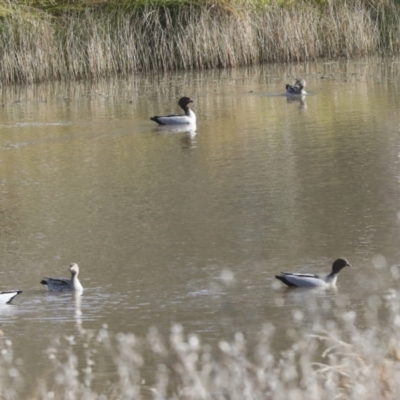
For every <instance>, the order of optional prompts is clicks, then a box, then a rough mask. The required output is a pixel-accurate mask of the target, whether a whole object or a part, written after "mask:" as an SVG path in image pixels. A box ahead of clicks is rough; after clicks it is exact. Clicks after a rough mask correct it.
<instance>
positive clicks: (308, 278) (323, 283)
mask: <svg viewBox="0 0 400 400" xmlns="http://www.w3.org/2000/svg"><path fill="white" fill-rule="evenodd" d="M350 266H351V265H350V263H349V262H348V261H347V260H346V259H344V258H338V259H337V260H336V261H335V262H334V263H333V265H332V272H331V273H330V274H328V275H326V276H320V275H314V274H302V273H296V272H281V274H280V275H276V276H275V278H276V279H279V280H280V281H281V282H283V283H284V284H285V285H287V286H289V287H328V286H334V285H336V281H337V277H338V274H339V272H340V271H341V270H342V268H344V267H350Z"/></svg>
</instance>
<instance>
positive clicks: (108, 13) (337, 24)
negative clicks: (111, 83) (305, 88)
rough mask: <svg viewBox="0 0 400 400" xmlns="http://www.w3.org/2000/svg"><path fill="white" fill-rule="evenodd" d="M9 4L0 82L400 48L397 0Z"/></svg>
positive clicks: (0, 28)
mask: <svg viewBox="0 0 400 400" xmlns="http://www.w3.org/2000/svg"><path fill="white" fill-rule="evenodd" d="M2 3H3V8H2V10H3V12H2V13H1V14H0V15H2V16H1V17H0V18H1V24H0V56H1V59H2V62H1V63H0V77H1V78H0V79H1V84H11V83H30V82H39V81H51V80H75V79H99V78H101V77H106V76H115V75H123V76H128V75H132V74H135V73H138V72H157V71H172V70H178V69H184V70H190V69H195V68H196V69H199V68H226V67H235V66H243V65H252V64H258V63H263V62H289V61H301V60H316V59H320V58H329V59H332V58H338V57H347V58H350V57H359V56H367V55H372V54H377V53H379V54H391V55H392V54H399V52H400V39H399V37H400V35H399V33H400V31H399V30H400V28H399V27H400V5H398V4H397V3H396V1H395V0H376V1H373V0H370V1H369V2H365V1H362V0H348V1H344V0H343V1H318V2H317V1H315V2H311V1H306V0H300V1H296V2H294V3H291V2H289V3H291V4H290V5H287V4H286V3H287V2H278V1H273V2H267V3H257V2H254V3H253V2H250V1H246V2H241V1H239V0H235V1H227V0H226V1H222V0H220V1H218V0H216V1H210V2H202V3H200V2H189V1H188V2H183V3H180V2H175V3H173V2H165V5H158V3H143V4H141V5H137V4H136V6H135V7H133V6H132V5H128V2H121V3H120V4H119V5H118V2H111V4H107V2H104V1H99V2H98V3H101V5H102V6H101V7H99V6H98V7H94V4H96V2H95V1H91V2H88V6H87V7H83V3H82V2H79V1H76V2H73V3H70V2H67V3H68V4H70V5H71V4H72V5H76V8H73V7H72V6H71V7H70V8H68V11H65V10H63V9H62V8H61V9H57V12H56V11H54V10H53V9H52V8H51V7H50V5H51V4H55V3H54V2H51V1H49V2H39V3H40V4H42V3H44V4H45V5H47V6H46V7H42V8H35V7H33V6H26V5H24V6H22V5H15V4H14V3H13V2H8V1H4V0H3V2H2ZM25 3H28V4H29V2H25ZM31 3H35V2H33V1H32V2H31ZM17 4H18V3H17ZM78 4H79V5H80V7H78V6H77V5H78ZM121 4H122V5H121ZM89 5H90V6H89ZM53 8H54V7H53ZM49 9H50V10H53V11H52V12H50V11H49ZM76 9H77V10H76Z"/></svg>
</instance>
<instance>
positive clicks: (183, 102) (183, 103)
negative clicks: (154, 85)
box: [150, 97, 196, 125]
mask: <svg viewBox="0 0 400 400" xmlns="http://www.w3.org/2000/svg"><path fill="white" fill-rule="evenodd" d="M189 103H193V100H191V99H190V98H189V97H181V98H180V99H179V101H178V104H179V107H180V108H182V110H183V111H184V112H185V114H181V115H178V114H171V115H166V116H164V117H159V116H154V117H151V118H150V119H151V120H152V121H154V122H157V124H159V125H188V124H196V114H195V113H194V112H193V111H192V110H191V109H190V108H189V107H188V104H189Z"/></svg>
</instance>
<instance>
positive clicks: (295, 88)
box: [286, 79, 307, 96]
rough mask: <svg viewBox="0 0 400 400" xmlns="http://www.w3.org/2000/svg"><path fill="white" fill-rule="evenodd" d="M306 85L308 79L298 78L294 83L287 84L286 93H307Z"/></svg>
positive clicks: (291, 94)
mask: <svg viewBox="0 0 400 400" xmlns="http://www.w3.org/2000/svg"><path fill="white" fill-rule="evenodd" d="M305 87H306V81H305V80H304V79H297V80H296V83H295V84H294V85H286V95H289V96H293V95H303V94H307V92H306V91H305V90H304V88H305Z"/></svg>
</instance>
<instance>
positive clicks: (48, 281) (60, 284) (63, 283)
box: [40, 263, 83, 292]
mask: <svg viewBox="0 0 400 400" xmlns="http://www.w3.org/2000/svg"><path fill="white" fill-rule="evenodd" d="M69 271H70V272H71V279H66V278H43V279H42V280H41V281H40V283H41V284H42V285H47V288H48V289H49V291H50V292H64V291H82V290H83V287H82V285H81V283H80V282H79V279H78V274H79V267H78V264H76V263H72V264H71V265H70V266H69Z"/></svg>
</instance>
